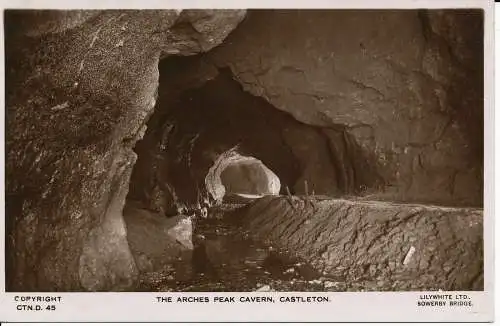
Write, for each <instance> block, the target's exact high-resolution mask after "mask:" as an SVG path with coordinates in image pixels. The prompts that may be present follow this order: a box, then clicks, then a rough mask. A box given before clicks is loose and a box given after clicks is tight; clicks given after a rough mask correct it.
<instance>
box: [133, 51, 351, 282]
mask: <svg viewBox="0 0 500 326" xmlns="http://www.w3.org/2000/svg"><path fill="white" fill-rule="evenodd" d="M199 59H200V58H196V57H194V58H191V57H190V58H169V59H168V60H164V61H163V62H162V63H161V64H160V74H161V75H160V88H159V92H158V93H159V98H158V103H157V106H156V111H155V113H154V115H153V116H152V117H151V119H150V122H149V125H148V131H147V133H146V135H145V136H144V139H143V140H141V141H139V142H138V144H137V146H136V148H135V151H136V152H137V154H138V161H137V163H136V165H135V167H134V172H133V175H132V178H131V184H130V192H129V195H128V200H127V205H126V208H125V210H124V218H125V221H126V223H127V229H128V240H129V245H130V247H131V250H132V253H133V254H134V257H135V260H136V264H137V265H138V267H139V270H140V271H141V278H140V285H139V289H140V290H145V291H152V290H154V291H156V290H161V291H166V290H168V291H251V290H257V289H259V288H263V289H266V287H269V288H270V289H271V288H272V289H279V290H300V291H308V290H311V291H316V290H322V289H324V288H323V287H324V284H325V281H328V282H330V283H329V284H330V286H331V284H336V285H338V286H341V284H342V283H341V282H338V280H334V279H328V278H327V277H326V276H325V275H321V273H319V272H318V271H316V270H315V269H314V268H312V267H311V266H310V265H309V264H307V263H306V262H305V261H302V260H300V259H298V258H297V257H295V256H294V255H293V254H292V253H290V252H285V251H283V250H280V249H279V248H274V247H273V246H272V244H271V243H269V242H266V241H265V239H256V238H254V237H252V235H251V234H249V231H248V230H246V229H245V227H244V225H243V224H242V223H240V219H241V217H240V216H239V215H240V213H239V212H240V210H241V209H242V208H243V207H244V206H245V205H246V204H248V203H251V202H252V201H254V200H255V199H256V198H261V197H265V196H279V195H280V194H282V195H285V196H290V195H292V194H301V193H302V194H304V193H306V194H307V193H308V192H309V190H310V191H311V192H313V193H314V190H315V186H316V191H318V190H319V191H320V192H321V189H322V188H321V187H322V185H321V184H320V182H321V181H323V180H321V179H323V176H322V177H321V178H316V179H314V178H310V179H309V180H300V174H301V169H303V165H304V164H305V163H304V162H303V161H304V160H310V158H308V157H305V158H304V157H302V158H301V157H300V155H301V154H303V153H304V152H305V154H306V155H307V153H308V147H309V146H314V145H316V143H317V142H320V143H321V144H324V142H325V138H324V136H323V135H321V132H320V131H318V130H316V129H315V128H313V127H309V126H307V125H304V124H302V123H299V122H298V121H297V120H295V119H294V118H292V117H291V116H290V115H288V114H286V113H284V112H281V111H280V110H277V109H276V108H274V107H272V106H271V105H270V104H269V103H268V102H266V101H265V100H263V99H262V98H259V97H255V96H252V95H250V94H248V93H246V92H244V91H243V89H242V87H241V85H240V84H239V83H238V82H236V81H235V80H234V79H233V78H232V76H231V74H230V72H228V70H224V69H222V70H220V71H218V73H217V75H216V76H213V78H212V77H211V78H209V79H208V80H205V81H203V82H202V81H200V79H202V78H201V77H200V76H196V75H195V76H189V67H190V66H192V65H193V64H194V63H195V62H196V60H199ZM182 74H184V75H182ZM186 74H187V75H188V76H187V77H186ZM180 75H182V76H183V78H179V76H180ZM185 80H190V82H189V83H187V84H186V82H185ZM293 133H295V134H297V135H302V137H304V139H305V141H304V144H301V145H300V146H302V147H303V148H300V147H297V146H296V147H295V148H294V145H293V142H295V140H294V139H292V140H293V141H291V140H290V138H289V135H290V134H293ZM299 137H300V136H299ZM295 143H296V142H295ZM311 150H312V151H314V150H315V149H314V148H312V149H311ZM338 163H339V162H338V161H335V160H333V161H332V162H331V166H330V168H331V170H337V171H338V169H339V164H338ZM327 168H328V167H327ZM324 177H325V178H327V176H324ZM318 180H319V181H318ZM315 182H316V183H315ZM348 182H350V183H353V180H350V181H348ZM346 184H347V182H346V181H345V180H343V181H342V180H340V179H338V180H335V182H331V183H330V184H329V187H330V188H331V189H330V190H331V192H330V193H326V194H327V195H328V194H337V193H339V192H340V191H345V189H346ZM304 187H305V188H304ZM308 188H309V190H308ZM308 195H309V194H308ZM172 257H173V258H172Z"/></svg>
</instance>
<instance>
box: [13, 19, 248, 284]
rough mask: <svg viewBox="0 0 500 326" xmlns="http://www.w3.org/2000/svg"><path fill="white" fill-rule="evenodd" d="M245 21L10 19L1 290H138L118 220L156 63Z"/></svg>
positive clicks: (198, 47)
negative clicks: (4, 253)
mask: <svg viewBox="0 0 500 326" xmlns="http://www.w3.org/2000/svg"><path fill="white" fill-rule="evenodd" d="M244 15H245V11H242V10H240V11H231V10H227V11H203V10H202V11H191V10H187V11H182V12H179V11H168V10H166V11H154V10H153V11H151V10H141V11H116V10H113V11H89V12H81V13H77V12H68V11H57V12H56V11H39V12H36V13H35V12H30V11H25V12H20V11H6V13H5V23H6V29H5V31H6V33H5V37H6V39H5V48H6V148H7V155H6V202H7V208H6V215H7V234H8V237H7V244H6V245H7V252H8V253H9V254H8V257H7V266H8V269H7V290H9V291H28V290H29V291H47V290H50V291H65V290H91V291H99V290H124V289H127V288H129V287H130V286H131V285H132V284H133V282H134V278H135V277H136V275H137V269H136V266H135V263H134V261H133V259H132V256H131V254H130V251H129V249H128V246H127V242H126V238H125V237H126V228H125V225H124V223H123V219H122V213H121V210H122V207H123V204H124V201H125V196H126V194H127V190H128V182H129V177H130V174H131V171H132V166H133V164H134V162H135V159H136V155H135V153H134V152H133V151H132V147H133V146H134V144H135V142H136V140H137V139H138V138H140V137H142V134H143V132H144V129H145V122H146V120H147V117H148V116H149V115H150V114H151V112H152V109H153V107H154V105H155V92H156V88H157V85H158V60H159V58H160V55H162V56H167V55H171V54H179V55H188V54H195V53H198V52H200V51H206V50H209V49H210V48H212V47H213V46H215V45H217V44H219V43H220V42H221V41H222V40H223V39H224V38H225V37H226V36H227V35H228V33H229V32H230V31H231V30H232V29H234V27H235V26H236V25H237V24H238V23H239V22H240V21H241V20H242V19H243V17H244ZM33 16H36V17H35V18H36V20H31V18H33Z"/></svg>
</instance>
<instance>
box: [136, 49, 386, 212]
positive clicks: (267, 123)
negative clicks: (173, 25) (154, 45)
mask: <svg viewBox="0 0 500 326" xmlns="http://www.w3.org/2000/svg"><path fill="white" fill-rule="evenodd" d="M203 60H204V58H203V57H197V58H187V59H185V60H177V59H174V60H170V61H169V60H168V59H167V60H165V62H163V63H162V64H161V67H160V71H161V74H162V76H165V77H160V78H162V79H161V80H160V85H161V86H160V95H159V101H158V105H157V108H156V110H155V113H154V115H153V116H152V118H151V119H150V124H149V125H148V132H147V133H146V135H145V137H144V139H143V140H142V141H140V142H138V144H137V146H136V149H135V150H136V151H137V153H138V155H139V160H138V162H137V164H136V167H135V169H134V173H133V175H132V180H131V188H130V189H131V190H130V195H129V197H130V198H131V199H133V200H137V201H140V202H142V203H143V206H144V207H145V208H148V209H151V210H155V211H158V212H163V213H165V214H166V215H175V214H176V207H175V206H178V205H179V204H187V205H192V206H193V205H194V206H196V205H197V202H198V201H200V200H201V198H200V196H204V194H203V193H204V192H206V190H208V191H209V192H211V193H212V194H217V193H219V192H220V191H218V190H217V191H216V190H211V189H206V183H205V180H206V178H207V174H209V173H210V172H209V171H211V170H212V169H214V164H216V163H217V162H218V161H220V159H221V158H223V156H224V153H227V152H228V151H230V150H231V149H233V148H237V150H236V152H237V153H239V154H241V155H243V156H252V157H255V158H256V159H258V160H260V161H262V162H263V163H264V164H265V165H266V166H267V167H268V168H269V169H270V170H271V171H272V172H273V173H274V174H276V176H278V178H279V179H280V184H281V193H286V192H285V189H286V188H288V189H289V191H291V192H292V193H299V194H300V193H304V191H305V189H304V185H305V183H306V182H307V184H308V186H309V189H310V190H311V192H312V191H315V193H317V194H324V195H334V196H339V195H342V194H346V193H349V194H357V193H359V192H360V191H361V190H362V189H363V187H364V188H368V187H373V186H374V185H376V184H377V182H378V181H379V179H380V178H379V175H378V173H377V167H376V166H374V164H372V160H371V159H370V158H369V157H367V156H366V155H365V154H364V153H363V152H361V151H360V146H359V145H358V144H357V143H356V142H354V141H353V139H352V137H351V136H350V135H348V134H346V133H345V131H344V130H342V129H336V128H333V127H331V128H327V127H317V126H309V125H307V124H304V123H301V122H298V121H297V120H295V119H294V118H293V117H292V116H291V115H290V114H287V113H285V112H282V111H280V110H277V109H276V108H275V107H273V106H272V105H270V104H269V103H268V102H266V101H265V100H263V99H262V98H260V97H256V96H253V95H251V94H249V93H247V92H244V91H243V89H242V86H241V85H240V84H239V83H237V82H236V81H234V79H233V76H232V75H231V74H230V73H229V72H228V71H227V70H221V71H218V70H217V69H216V68H214V67H213V66H212V69H213V70H210V69H207V67H209V65H208V64H207V65H205V66H204V67H205V68H200V69H199V70H200V71H201V73H199V72H198V70H196V71H195V72H192V71H191V70H192V69H193V66H194V67H197V68H198V67H200V66H203V65H200V61H201V62H203ZM204 69H205V70H204ZM172 70H174V71H172ZM207 70H208V71H211V73H210V75H209V76H210V77H209V80H205V79H204V78H205V76H206V75H205V74H204V71H207ZM180 71H183V72H184V73H180ZM179 75H181V76H183V77H182V78H177V77H178V76H179ZM189 77H191V78H189ZM186 80H187V82H186ZM162 82H164V83H162ZM215 184H220V182H218V181H217V182H215ZM215 197H217V198H218V197H219V196H218V195H215Z"/></svg>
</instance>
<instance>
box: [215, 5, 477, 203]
mask: <svg viewBox="0 0 500 326" xmlns="http://www.w3.org/2000/svg"><path fill="white" fill-rule="evenodd" d="M482 24H483V17H482V11H480V10H462V11H460V10H458V11H451V10H449V11H446V10H442V11H423V10H414V11H412V10H407V11H402V10H385V11H372V10H369V11H368V10H367V11H349V10H339V11H322V10H314V11H313V10H311V11H307V10H285V11H282V10H280V11H277V10H259V11H252V12H251V13H250V14H249V15H248V16H247V18H246V19H245V21H244V22H243V23H242V24H241V25H240V26H239V27H238V29H237V30H236V31H235V33H233V34H231V36H230V37H229V38H228V40H227V42H224V43H223V44H222V45H221V46H220V47H218V48H216V49H214V51H212V52H210V53H209V54H208V57H209V59H206V60H205V61H208V62H212V63H213V64H215V65H216V66H217V67H229V68H230V69H231V71H232V73H233V74H234V75H235V79H236V80H238V81H239V82H240V83H241V84H242V85H243V86H244V89H245V90H246V91H248V92H250V93H252V94H254V95H257V96H261V97H263V98H264V99H266V100H267V101H268V102H269V103H271V104H272V105H273V106H275V107H276V108H278V109H280V110H283V111H286V112H289V113H291V114H292V115H293V116H294V117H295V118H296V119H297V120H298V121H302V122H304V123H307V124H309V125H318V126H332V125H337V126H338V125H341V126H344V127H345V128H346V129H345V130H346V132H348V133H349V134H350V135H352V136H353V137H354V139H355V141H356V142H357V143H359V144H360V145H361V146H362V148H363V149H364V151H365V152H366V153H367V155H368V156H372V157H373V158H374V159H375V160H376V162H377V163H379V165H380V167H379V169H378V172H379V173H380V174H381V175H382V177H383V180H384V184H385V189H383V191H380V190H379V189H369V190H370V191H369V193H371V194H372V198H378V199H389V200H391V199H392V200H403V201H420V202H435V203H436V202H437V203H446V204H453V205H475V206H481V205H482V189H483V184H482V156H483V155H482V144H483V142H482V139H483V135H482V133H483V132H482V130H483V128H482V117H483V86H482V84H483V62H482V60H483V51H482V46H483V44H482V43H483V41H482V40H483V38H482V28H483V27H482ZM284 26H286V27H285V28H284Z"/></svg>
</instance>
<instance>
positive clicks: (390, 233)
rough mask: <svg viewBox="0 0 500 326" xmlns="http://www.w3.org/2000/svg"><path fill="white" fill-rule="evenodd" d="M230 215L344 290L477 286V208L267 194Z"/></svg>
mask: <svg viewBox="0 0 500 326" xmlns="http://www.w3.org/2000/svg"><path fill="white" fill-rule="evenodd" d="M236 215H242V216H243V218H242V221H241V222H242V223H243V224H244V225H245V226H247V227H248V229H249V231H250V234H254V235H266V239H267V240H268V241H270V242H271V244H273V245H274V246H277V247H280V248H285V249H287V250H288V251H289V252H290V253H291V254H293V255H296V256H298V257H300V258H302V259H306V260H307V261H309V262H311V263H312V264H313V265H314V266H315V267H316V268H318V269H319V270H320V271H322V272H323V273H325V274H327V275H329V276H330V277H332V278H338V280H339V281H340V282H346V283H347V284H349V285H348V288H351V289H356V290H372V291H375V290H376V291H391V290H397V291H405V290H412V291H424V290H445V291H446V290H450V291H451V290H453V291H459V290H462V291H472V290H474V291H482V290H483V236H482V234H483V222H482V221H483V212H482V210H477V209H466V208H446V207H437V206H435V207H434V206H424V205H411V204H391V203H384V202H370V201H349V200H335V199H333V200H332V199H329V200H325V199H323V200H322V199H318V198H314V197H309V198H307V197H303V198H299V197H295V196H293V197H288V198H287V197H277V196H274V197H273V196H268V197H265V198H263V199H259V200H257V201H256V202H254V203H253V204H251V205H250V206H249V207H248V208H245V209H244V210H243V211H241V212H240V213H238V214H236Z"/></svg>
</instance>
